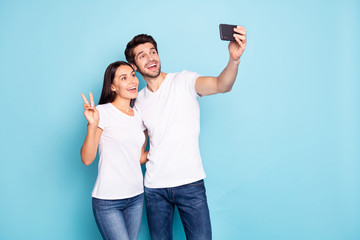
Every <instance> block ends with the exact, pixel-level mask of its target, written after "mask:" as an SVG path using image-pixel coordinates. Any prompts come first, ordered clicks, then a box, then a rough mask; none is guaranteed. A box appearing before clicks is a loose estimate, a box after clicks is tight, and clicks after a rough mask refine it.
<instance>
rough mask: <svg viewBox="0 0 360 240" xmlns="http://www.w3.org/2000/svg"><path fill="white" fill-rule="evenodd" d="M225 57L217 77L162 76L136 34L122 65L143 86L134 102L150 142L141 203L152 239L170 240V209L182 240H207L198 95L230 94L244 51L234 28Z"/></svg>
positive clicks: (153, 53) (149, 41)
mask: <svg viewBox="0 0 360 240" xmlns="http://www.w3.org/2000/svg"><path fill="white" fill-rule="evenodd" d="M234 32H235V33H234V37H235V40H236V41H233V42H230V43H229V46H228V49H229V53H230V59H229V62H228V64H227V66H226V67H225V69H224V70H223V71H222V72H221V74H220V75H219V76H218V77H203V76H199V75H198V74H197V73H194V72H188V71H183V72H180V73H168V74H167V73H164V72H162V71H161V63H160V58H159V55H158V50H157V44H156V42H155V40H154V39H153V38H152V37H151V36H149V35H146V34H140V35H138V36H135V37H134V38H133V39H132V40H131V41H130V42H129V43H128V44H127V46H126V49H125V56H126V59H127V61H128V62H129V63H130V64H131V65H132V66H133V67H134V69H135V70H136V71H138V72H139V73H140V74H141V75H142V77H143V78H144V80H145V81H146V83H147V86H146V87H144V89H142V90H141V91H140V92H139V94H138V97H137V99H136V102H135V108H136V110H137V111H138V112H139V113H140V115H141V117H142V119H143V122H144V125H145V127H146V128H147V131H148V135H149V139H150V152H149V154H148V159H149V161H148V162H147V163H146V173H145V203H146V211H147V217H148V224H149V229H150V235H151V239H155V240H157V239H172V222H173V213H174V208H175V206H177V207H178V210H179V214H180V218H181V221H182V223H183V226H184V230H185V234H186V238H187V239H196V240H200V239H211V224H210V215H209V209H208V205H207V200H206V192H205V186H204V181H203V179H204V178H205V172H204V169H203V166H202V161H201V157H200V151H199V133H200V110H199V104H198V99H197V98H198V97H199V96H206V95H212V94H216V93H225V92H229V91H230V90H231V88H232V86H233V84H234V82H235V79H236V75H237V72H238V66H239V63H240V57H241V55H242V53H243V51H244V50H245V47H246V29H245V28H243V27H241V26H238V27H237V28H234Z"/></svg>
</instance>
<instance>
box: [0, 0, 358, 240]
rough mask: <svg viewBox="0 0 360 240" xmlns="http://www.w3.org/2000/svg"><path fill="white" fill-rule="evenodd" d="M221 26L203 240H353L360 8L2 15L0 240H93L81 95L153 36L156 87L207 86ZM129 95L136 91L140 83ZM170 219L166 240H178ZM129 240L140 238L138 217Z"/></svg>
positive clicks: (24, 4) (199, 4) (150, 5)
mask: <svg viewBox="0 0 360 240" xmlns="http://www.w3.org/2000/svg"><path fill="white" fill-rule="evenodd" d="M219 23H230V24H239V25H243V26H245V27H246V28H247V33H248V46H247V49H246V51H245V53H244V55H243V56H242V59H241V64H240V70H239V74H238V78H237V80H236V83H235V85H234V87H233V90H232V91H231V92H230V93H227V94H219V95H215V96H208V97H204V98H201V99H200V100H199V102H200V107H201V135H200V148H201V154H202V158H203V164H204V167H205V171H206V173H207V178H206V181H205V183H206V187H207V195H208V202H209V206H210V214H211V220H212V229H213V238H214V239H246V240H253V239H254V240H289V239H291V240H356V239H360V124H359V123H360V68H359V67H360V47H359V45H360V2H359V1H351V0H348V1H340V0H338V1H313V0H301V1H300V0H297V1H282V0H275V1H240V0H238V1H227V0H222V1H194V0H183V1H85V0H80V1H40V0H34V1H21V0H13V1H10V0H2V1H1V2H0V84H1V85H0V97H1V99H0V107H1V108H0V109H1V111H0V112H1V118H0V123H1V127H2V129H1V139H0V147H1V151H0V153H1V160H0V170H1V174H0V189H1V193H0V196H1V197H0V203H1V204H0V239H37V240H41V239H74V240H78V239H100V238H101V236H100V234H99V232H98V229H97V227H96V225H95V221H94V219H93V215H92V210H91V190H92V187H93V184H94V182H95V179H96V175H97V160H96V161H95V162H94V163H93V164H92V165H91V166H89V167H86V166H84V165H83V164H82V163H81V161H80V153H79V152H80V147H81V145H82V142H83V140H84V138H85V133H86V120H85V118H84V116H83V107H82V104H83V102H82V99H81V97H80V93H86V94H88V92H89V91H91V92H93V93H94V96H95V99H96V101H98V99H99V96H100V91H101V87H102V81H103V74H104V71H105V68H106V66H107V65H108V64H109V63H111V62H113V61H116V60H124V59H125V58H124V54H123V52H124V49H125V45H126V43H127V42H128V41H129V40H131V38H132V37H133V36H134V35H136V34H139V33H148V34H151V35H153V37H154V38H155V39H156V40H157V42H158V46H159V54H160V57H161V60H162V70H163V71H164V72H175V71H182V70H184V69H186V70H190V71H196V72H198V73H199V74H201V75H210V76H216V75H218V74H219V73H220V72H221V71H222V69H223V68H224V67H225V66H226V64H227V60H228V51H227V42H224V41H221V40H220V38H219V30H218V25H219ZM139 78H140V81H141V86H142V87H143V86H144V85H145V83H144V80H143V79H142V78H141V77H140V76H139ZM184 238H185V235H184V231H183V229H182V225H181V222H180V219H179V216H178V214H177V215H176V217H175V221H174V239H184ZM139 239H150V236H149V232H148V227H147V221H146V216H145V213H144V216H143V222H142V226H141V232H140V237H139Z"/></svg>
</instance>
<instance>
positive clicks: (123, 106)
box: [111, 96, 133, 114]
mask: <svg viewBox="0 0 360 240" xmlns="http://www.w3.org/2000/svg"><path fill="white" fill-rule="evenodd" d="M111 104H112V105H114V106H115V107H116V108H117V109H119V110H120V111H122V112H124V113H126V114H128V113H130V114H131V113H132V112H133V110H132V108H131V107H130V99H127V98H121V97H119V96H116V98H115V100H114V101H112V102H111Z"/></svg>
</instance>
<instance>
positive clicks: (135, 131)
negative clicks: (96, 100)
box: [92, 103, 145, 200]
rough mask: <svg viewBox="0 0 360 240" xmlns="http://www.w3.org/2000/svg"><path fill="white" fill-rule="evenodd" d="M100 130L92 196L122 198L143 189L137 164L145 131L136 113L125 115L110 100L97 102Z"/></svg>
mask: <svg viewBox="0 0 360 240" xmlns="http://www.w3.org/2000/svg"><path fill="white" fill-rule="evenodd" d="M96 108H97V109H98V111H99V115H100V122H99V124H98V126H99V128H101V129H102V130H103V132H102V134H101V137H100V142H99V167H98V176H97V179H96V183H95V186H94V189H93V192H92V196H93V197H95V198H99V199H109V200H110V199H124V198H130V197H133V196H136V195H138V194H141V193H143V191H144V189H143V175H142V171H141V165H140V156H141V148H142V146H143V144H144V142H145V135H144V132H143V130H144V129H145V128H144V126H143V125H142V121H141V118H140V116H139V114H138V113H137V112H136V111H135V110H134V116H129V115H126V114H125V113H123V112H121V111H120V110H119V109H117V108H116V107H115V106H114V105H112V104H111V103H107V104H102V105H98V106H97V107H96Z"/></svg>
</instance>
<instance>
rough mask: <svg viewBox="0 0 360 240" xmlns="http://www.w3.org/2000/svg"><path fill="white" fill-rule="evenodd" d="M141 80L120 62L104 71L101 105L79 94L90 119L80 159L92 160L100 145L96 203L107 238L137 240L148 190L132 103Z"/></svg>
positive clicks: (141, 134) (140, 131) (98, 219)
mask: <svg viewBox="0 0 360 240" xmlns="http://www.w3.org/2000/svg"><path fill="white" fill-rule="evenodd" d="M138 84H139V81H138V79H137V77H136V76H135V72H134V69H133V68H132V67H131V65H129V64H128V63H126V62H122V61H118V62H114V63H112V64H110V65H109V66H108V67H107V69H106V71H105V76H104V84H103V89H102V93H101V97H100V101H99V105H98V106H97V107H95V105H94V98H93V96H92V94H91V93H90V104H89V102H88V100H87V99H86V97H85V96H84V95H83V94H81V96H82V98H83V100H84V109H85V110H84V115H85V117H86V119H87V121H88V130H87V135H86V138H85V141H84V144H83V146H82V148H81V161H82V162H83V163H84V164H85V165H89V164H91V163H92V162H93V161H94V159H95V157H96V152H97V148H98V147H99V169H98V177H97V180H96V183H95V186H94V189H93V192H92V197H93V198H92V205H93V212H94V216H95V220H96V224H97V226H98V228H99V230H100V232H101V235H102V236H103V238H104V239H137V237H138V234H139V230H140V224H141V216H142V210H143V191H144V190H143V176H142V172H141V166H140V163H141V164H142V163H145V162H146V161H147V152H145V147H146V141H145V139H147V134H146V131H145V132H143V131H144V126H143V125H142V121H141V119H140V117H139V115H138V113H137V112H136V111H135V110H134V109H132V108H131V106H130V103H131V101H132V99H135V98H136V97H137V92H138ZM144 133H145V134H144ZM139 161H140V162H139Z"/></svg>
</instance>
